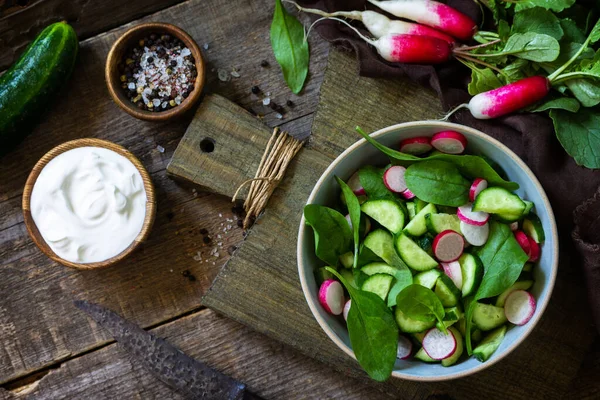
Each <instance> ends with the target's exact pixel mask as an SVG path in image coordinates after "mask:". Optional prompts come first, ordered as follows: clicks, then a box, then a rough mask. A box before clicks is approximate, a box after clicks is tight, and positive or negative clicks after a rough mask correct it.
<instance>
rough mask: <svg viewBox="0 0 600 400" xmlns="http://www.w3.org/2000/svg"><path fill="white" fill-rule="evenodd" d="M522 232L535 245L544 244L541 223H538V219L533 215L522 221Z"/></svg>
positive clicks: (544, 238)
mask: <svg viewBox="0 0 600 400" xmlns="http://www.w3.org/2000/svg"><path fill="white" fill-rule="evenodd" d="M523 232H525V233H526V234H527V236H531V238H532V239H533V240H535V241H536V243H544V241H545V240H546V235H545V234H544V228H543V227H542V221H540V218H539V217H538V216H537V215H535V214H533V213H531V214H529V215H528V216H527V218H525V220H523Z"/></svg>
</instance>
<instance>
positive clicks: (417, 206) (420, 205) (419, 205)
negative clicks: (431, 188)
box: [415, 199, 429, 214]
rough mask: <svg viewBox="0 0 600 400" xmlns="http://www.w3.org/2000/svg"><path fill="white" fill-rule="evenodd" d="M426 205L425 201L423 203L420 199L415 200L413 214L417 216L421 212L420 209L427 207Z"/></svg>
mask: <svg viewBox="0 0 600 400" xmlns="http://www.w3.org/2000/svg"><path fill="white" fill-rule="evenodd" d="M427 204H429V203H427V202H426V201H423V200H421V199H416V200H415V212H416V213H417V214H418V213H420V212H421V210H422V209H424V208H425V207H427Z"/></svg>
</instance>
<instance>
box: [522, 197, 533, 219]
mask: <svg viewBox="0 0 600 400" xmlns="http://www.w3.org/2000/svg"><path fill="white" fill-rule="evenodd" d="M523 203H525V210H524V211H523V215H528V214H529V213H530V212H531V210H532V209H533V206H534V204H533V202H532V201H528V200H523Z"/></svg>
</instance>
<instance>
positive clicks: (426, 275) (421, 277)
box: [413, 268, 442, 289]
mask: <svg viewBox="0 0 600 400" xmlns="http://www.w3.org/2000/svg"><path fill="white" fill-rule="evenodd" d="M441 274H442V272H441V271H440V270H439V269H437V268H436V269H430V270H429V271H425V272H420V273H418V274H417V275H415V277H414V278H413V282H414V283H418V284H419V285H421V286H425V287H426V288H427V289H433V287H434V286H435V283H436V282H437V280H438V278H439V277H440V275H441Z"/></svg>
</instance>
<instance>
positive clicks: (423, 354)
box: [415, 347, 438, 363]
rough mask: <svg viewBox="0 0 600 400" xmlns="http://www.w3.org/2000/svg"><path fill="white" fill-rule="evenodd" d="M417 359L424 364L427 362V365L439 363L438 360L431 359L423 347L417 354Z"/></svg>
mask: <svg viewBox="0 0 600 400" xmlns="http://www.w3.org/2000/svg"><path fill="white" fill-rule="evenodd" d="M415 358H416V359H417V360H420V361H423V362H426V363H436V362H438V360H434V359H433V358H431V357H429V355H428V354H427V352H426V351H425V349H424V348H422V347H421V348H420V349H419V351H417V353H416V354H415Z"/></svg>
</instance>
